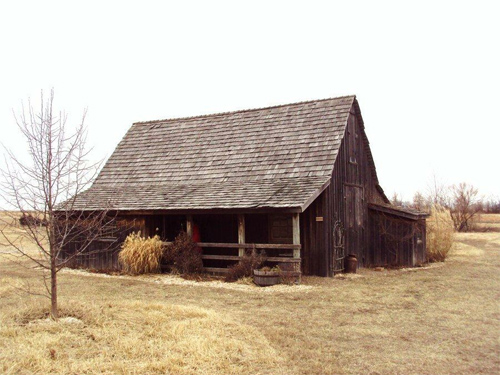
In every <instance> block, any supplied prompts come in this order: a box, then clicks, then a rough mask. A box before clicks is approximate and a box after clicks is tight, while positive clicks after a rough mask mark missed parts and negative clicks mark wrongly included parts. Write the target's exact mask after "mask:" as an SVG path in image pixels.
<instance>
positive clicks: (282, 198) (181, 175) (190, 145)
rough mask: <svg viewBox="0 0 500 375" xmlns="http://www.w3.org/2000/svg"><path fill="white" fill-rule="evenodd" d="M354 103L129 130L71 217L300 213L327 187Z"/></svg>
mask: <svg viewBox="0 0 500 375" xmlns="http://www.w3.org/2000/svg"><path fill="white" fill-rule="evenodd" d="M354 102H355V97H354V96H346V97H340V98H333V99H323V100H316V101H310V102H302V103H295V104H288V105H281V106H276V107H269V108H261V109H252V110H243V111H236V112H228V113H220V114H213V115H206V116H198V117H188V118H180V119H169V120H159V121H150V122H138V123H135V124H133V125H132V127H131V128H130V130H129V131H128V132H127V134H126V135H125V137H124V138H123V139H122V141H121V142H120V144H119V145H118V147H117V148H116V150H115V151H114V153H113V154H112V156H111V157H110V158H109V160H108V161H107V163H106V164H105V166H104V168H103V169H102V171H101V172H100V174H99V176H98V177H97V179H96V181H95V182H94V184H93V185H92V186H91V188H90V189H89V190H87V191H86V192H84V193H82V194H80V195H79V196H78V197H76V200H75V209H82V210H94V209H101V208H104V207H106V208H110V209H115V210H205V209H243V208H252V209H254V208H297V209H299V210H304V209H305V208H306V206H307V205H308V204H309V203H310V201H311V198H312V197H315V196H317V195H318V194H319V193H321V191H322V190H323V189H324V188H325V187H326V186H327V185H328V183H329V181H330V178H331V175H332V171H333V165H334V162H335V158H336V155H337V152H338V150H339V147H340V144H341V142H342V138H343V136H344V131H345V126H346V123H347V118H348V116H349V111H350V109H351V107H352V105H353V103H354Z"/></svg>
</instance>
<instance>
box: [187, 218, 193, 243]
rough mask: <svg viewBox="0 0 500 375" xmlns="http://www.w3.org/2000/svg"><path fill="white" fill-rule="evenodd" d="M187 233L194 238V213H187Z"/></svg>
mask: <svg viewBox="0 0 500 375" xmlns="http://www.w3.org/2000/svg"><path fill="white" fill-rule="evenodd" d="M186 233H187V235H188V237H189V238H193V215H186Z"/></svg>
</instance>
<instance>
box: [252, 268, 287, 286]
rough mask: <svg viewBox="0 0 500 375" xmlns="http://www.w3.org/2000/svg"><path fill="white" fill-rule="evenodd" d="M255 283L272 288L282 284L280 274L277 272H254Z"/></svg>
mask: <svg viewBox="0 0 500 375" xmlns="http://www.w3.org/2000/svg"><path fill="white" fill-rule="evenodd" d="M253 282H254V283H255V284H257V285H259V286H271V285H276V284H279V283H280V282H281V277H280V274H279V272H276V271H261V270H254V271H253Z"/></svg>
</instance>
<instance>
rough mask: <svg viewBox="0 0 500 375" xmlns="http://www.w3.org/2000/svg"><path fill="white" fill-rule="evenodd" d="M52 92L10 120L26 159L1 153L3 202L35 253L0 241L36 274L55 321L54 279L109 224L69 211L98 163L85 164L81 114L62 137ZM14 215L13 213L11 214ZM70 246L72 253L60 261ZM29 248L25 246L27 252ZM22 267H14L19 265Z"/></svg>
mask: <svg viewBox="0 0 500 375" xmlns="http://www.w3.org/2000/svg"><path fill="white" fill-rule="evenodd" d="M53 102H54V91H53V90H51V93H50V96H49V98H48V99H47V100H45V99H44V95H43V91H42V93H41V102H40V108H39V110H38V111H35V109H34V107H33V106H32V104H31V101H29V102H28V108H27V109H26V108H25V107H24V105H23V106H22V109H21V111H19V113H18V114H17V115H16V113H14V117H15V120H16V124H17V126H18V128H19V130H20V131H21V133H22V135H23V136H24V139H25V141H26V143H27V151H28V153H27V154H28V156H29V157H28V158H27V159H26V160H25V159H24V158H23V155H22V154H20V153H15V152H13V151H11V150H8V149H7V148H6V147H4V149H5V157H6V167H5V169H3V170H2V171H1V172H2V177H3V178H2V181H1V185H0V186H1V187H0V192H1V195H2V197H3V199H4V200H6V201H7V202H9V203H10V204H11V206H12V207H13V208H14V209H15V210H16V211H18V212H20V214H21V215H22V220H23V224H24V226H25V233H24V236H25V237H28V239H29V240H30V241H31V242H32V243H34V244H35V245H36V249H37V251H36V252H33V250H30V248H29V247H26V246H25V243H24V242H23V241H20V239H19V238H13V237H12V235H11V233H7V231H6V226H5V225H4V226H3V228H2V229H0V232H1V234H2V239H3V240H4V241H5V242H6V243H7V244H8V245H9V246H10V248H11V249H13V251H12V252H11V254H10V255H11V256H13V257H15V258H16V259H17V260H19V261H20V260H22V259H29V260H30V261H31V263H29V262H28V264H31V266H32V268H36V269H38V270H41V271H42V276H43V282H44V285H45V289H46V293H43V294H44V295H46V296H47V297H49V298H50V300H51V310H50V311H51V317H52V318H53V319H57V318H58V316H59V313H58V305H57V273H58V272H59V271H60V270H61V269H62V268H63V267H64V266H65V265H66V264H67V263H68V262H70V261H71V260H72V259H73V257H75V256H77V255H79V254H81V253H82V252H85V251H88V250H89V249H90V246H91V244H92V243H93V241H95V240H96V239H97V238H98V237H99V236H100V235H101V233H102V231H103V230H106V227H107V226H109V225H112V224H111V220H109V219H108V217H107V212H106V210H100V211H93V212H90V211H88V210H82V209H81V207H80V209H79V210H78V211H77V210H75V209H74V204H75V200H76V197H77V195H78V194H80V193H82V192H83V191H84V190H85V189H86V188H88V186H89V184H90V182H91V181H92V180H93V179H94V177H95V176H96V173H97V171H98V167H99V164H100V163H97V164H93V163H89V162H88V160H87V158H88V154H89V151H90V150H87V149H86V146H85V143H86V134H87V132H86V127H85V125H84V123H85V112H84V114H83V116H82V119H81V121H80V122H79V123H78V125H77V126H76V127H75V128H74V129H73V130H72V131H71V133H68V130H69V128H68V126H67V115H66V113H64V112H59V113H54V110H53ZM17 215H19V213H18V214H17ZM68 244H71V246H72V252H71V254H69V255H66V256H64V257H62V255H63V254H62V252H63V251H65V248H66V247H67V246H68ZM32 248H33V246H31V249H32ZM25 263H26V262H24V263H23V262H20V264H25Z"/></svg>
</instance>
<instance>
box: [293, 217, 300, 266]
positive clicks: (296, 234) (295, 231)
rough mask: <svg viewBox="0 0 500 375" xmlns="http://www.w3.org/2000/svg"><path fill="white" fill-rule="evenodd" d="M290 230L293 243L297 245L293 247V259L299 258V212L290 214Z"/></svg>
mask: <svg viewBox="0 0 500 375" xmlns="http://www.w3.org/2000/svg"><path fill="white" fill-rule="evenodd" d="M292 226H293V228H292V232H293V244H294V245H299V247H298V248H295V249H293V257H294V258H295V259H300V221H299V214H292Z"/></svg>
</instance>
